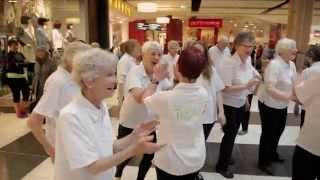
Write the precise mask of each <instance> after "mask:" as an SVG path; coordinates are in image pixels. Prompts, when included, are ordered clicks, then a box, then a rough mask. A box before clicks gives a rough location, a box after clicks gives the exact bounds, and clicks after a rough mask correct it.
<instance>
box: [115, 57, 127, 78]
mask: <svg viewBox="0 0 320 180" xmlns="http://www.w3.org/2000/svg"><path fill="white" fill-rule="evenodd" d="M127 66H128V63H126V61H125V59H121V60H120V61H119V64H118V67H117V76H118V79H117V80H118V83H121V84H123V83H125V82H126V76H127V74H128V72H127V71H128V67H127Z"/></svg>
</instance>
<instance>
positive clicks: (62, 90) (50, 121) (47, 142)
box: [28, 42, 90, 160]
mask: <svg viewBox="0 0 320 180" xmlns="http://www.w3.org/2000/svg"><path fill="white" fill-rule="evenodd" d="M88 49H90V46H89V45H86V44H83V43H80V42H73V43H70V44H69V45H68V46H67V47H66V49H65V51H64V53H63V58H62V60H63V61H62V64H61V65H60V66H59V67H58V68H57V70H56V71H55V72H54V73H52V74H51V75H50V76H49V77H48V79H47V80H46V82H45V85H44V90H43V95H42V96H41V98H40V100H39V102H38V103H37V105H36V107H35V108H34V109H33V111H32V113H31V116H30V119H28V126H29V128H30V129H31V131H32V134H33V135H34V136H35V138H36V139H37V141H39V143H40V144H41V145H42V146H43V148H44V150H45V151H46V153H47V154H48V155H49V156H50V157H51V159H52V160H54V156H55V129H56V121H57V119H58V116H59V112H60V110H61V109H62V108H63V107H64V106H65V105H67V104H68V103H69V102H70V101H71V99H72V98H73V96H74V95H75V94H77V93H78V92H79V87H78V85H77V84H76V83H75V82H74V81H73V80H72V77H71V71H72V63H73V57H74V56H75V55H76V54H77V53H80V52H84V51H86V50H88ZM44 122H45V126H46V131H43V128H42V126H43V124H44Z"/></svg>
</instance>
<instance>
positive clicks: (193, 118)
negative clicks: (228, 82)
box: [144, 83, 209, 176]
mask: <svg viewBox="0 0 320 180" xmlns="http://www.w3.org/2000/svg"><path fill="white" fill-rule="evenodd" d="M208 98H209V97H208V94H207V92H206V90H205V89H204V88H203V87H201V86H200V85H198V84H185V83H179V84H178V85H177V86H176V87H175V88H174V89H173V90H170V91H163V92H158V93H156V94H154V95H152V96H150V97H148V98H146V99H145V101H144V102H145V104H146V106H147V107H148V108H149V109H150V110H151V111H154V112H155V113H156V114H157V115H158V116H159V121H160V125H159V131H158V135H159V139H158V143H160V144H166V146H165V147H164V148H162V149H161V150H159V151H158V152H156V153H155V156H154V159H153V163H154V164H155V166H157V167H158V168H160V169H161V170H164V171H165V172H167V173H169V174H173V175H177V176H181V175H186V174H190V173H194V172H196V171H198V170H200V169H201V168H202V167H203V165H204V163H205V159H206V148H205V140H204V135H203V127H202V119H203V116H204V115H205V114H206V113H205V111H206V110H207V106H208Z"/></svg>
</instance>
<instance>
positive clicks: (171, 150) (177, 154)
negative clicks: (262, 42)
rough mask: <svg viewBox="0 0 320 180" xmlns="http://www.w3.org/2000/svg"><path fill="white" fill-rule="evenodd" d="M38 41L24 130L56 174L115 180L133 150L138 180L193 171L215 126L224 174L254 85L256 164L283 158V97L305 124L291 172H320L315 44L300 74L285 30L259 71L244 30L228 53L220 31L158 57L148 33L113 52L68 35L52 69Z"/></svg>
mask: <svg viewBox="0 0 320 180" xmlns="http://www.w3.org/2000/svg"><path fill="white" fill-rule="evenodd" d="M38 22H39V25H40V26H39V28H38V30H39V33H40V34H43V35H45V33H44V31H43V30H42V28H43V26H44V25H45V22H47V21H46V20H44V19H39V21H38ZM54 27H55V28H54V30H53V32H52V35H53V36H55V38H56V39H60V40H63V39H65V38H63V37H62V36H60V37H58V35H57V34H59V28H60V27H61V24H60V25H59V24H55V25H54ZM54 31H55V32H54ZM61 37H62V38H61ZM48 42H49V41H48V39H46V38H42V39H41V38H40V39H37V43H36V44H38V45H39V46H38V47H37V48H36V51H35V52H36V53H35V60H36V62H37V64H36V66H35V78H34V83H33V88H32V92H33V93H34V94H35V102H34V104H32V106H33V107H32V113H31V115H30V117H29V119H28V126H29V127H30V129H31V130H32V133H33V135H34V136H35V138H36V139H37V140H38V141H39V143H40V144H41V145H42V146H43V148H44V150H45V152H46V153H47V154H48V155H49V156H50V158H51V160H52V162H53V163H54V167H55V178H56V179H57V180H69V179H78V180H82V179H83V180H91V179H92V180H93V179H99V180H100V179H101V180H102V179H103V180H111V179H112V178H113V177H114V178H115V179H121V177H122V175H123V171H124V169H125V167H126V165H127V164H128V163H129V161H130V160H131V159H132V158H133V157H135V156H139V155H141V156H142V160H141V161H140V164H139V171H138V175H137V179H138V180H143V179H144V178H145V176H146V174H147V172H148V170H149V169H150V167H151V166H152V164H153V165H154V167H155V169H156V174H157V179H158V180H170V179H177V180H179V179H181V180H195V179H203V178H202V176H201V174H200V173H199V172H200V170H201V168H202V167H203V166H204V163H205V159H206V154H207V153H210V152H207V153H206V143H205V142H206V140H207V139H208V137H209V135H210V133H211V130H212V128H213V127H214V125H215V124H216V123H220V125H221V127H222V131H223V132H224V135H223V138H222V141H221V144H220V151H219V157H218V161H217V162H216V167H215V168H216V169H215V170H216V172H218V173H220V174H221V175H222V176H224V177H226V178H233V176H234V175H233V172H232V171H231V170H230V169H229V166H230V165H232V164H234V163H237V162H235V160H234V158H233V157H232V152H233V147H234V144H235V139H236V137H237V135H245V134H246V133H247V132H248V124H249V119H250V106H251V101H252V97H253V95H257V93H256V92H257V89H258V86H259V85H260V86H263V88H259V90H260V91H261V92H260V93H258V94H259V96H258V108H259V113H260V118H261V129H262V132H261V136H260V144H259V154H258V160H257V164H258V168H259V169H260V170H262V171H263V172H265V173H266V174H268V175H274V172H273V169H272V166H273V163H275V162H278V163H279V162H280V163H281V162H283V161H284V159H283V158H282V157H281V155H280V154H279V153H278V151H277V148H278V144H279V139H280V137H281V135H282V133H283V131H284V129H285V127H286V119H287V108H288V104H289V102H290V101H294V102H296V103H299V104H301V105H303V108H304V113H303V114H305V120H304V123H303V125H302V127H301V132H300V134H299V137H298V139H297V146H296V148H295V152H294V156H293V166H292V170H293V171H292V172H293V173H292V179H293V180H315V179H316V178H318V179H319V178H320V174H319V172H320V171H319V167H320V143H319V141H318V139H319V138H320V133H318V131H317V130H318V129H319V128H320V123H319V121H318V119H317V118H318V117H320V114H319V112H318V111H317V107H318V106H319V105H320V91H319V90H320V87H318V86H319V84H320V66H319V63H318V61H320V45H314V46H312V47H311V48H310V49H309V50H308V52H307V54H306V55H307V56H308V57H310V59H311V61H310V63H311V64H312V66H311V67H310V68H307V69H305V70H304V71H303V73H302V75H301V76H300V75H298V74H297V72H296V67H295V64H294V63H293V60H294V59H295V58H296V54H297V47H296V42H295V41H294V40H292V39H288V38H283V39H281V40H279V41H278V42H277V44H276V47H275V53H274V57H273V59H272V60H270V62H269V64H268V65H267V67H266V68H265V70H264V71H263V73H261V71H260V70H256V68H255V67H257V66H256V65H255V63H253V61H252V60H253V59H252V58H253V57H254V59H261V58H262V56H263V50H262V49H261V48H262V47H259V48H257V52H256V53H254V56H252V54H253V53H252V52H253V49H254V47H255V37H254V36H253V35H252V34H251V33H249V32H240V33H239V34H237V35H236V37H235V39H234V41H233V42H232V44H233V47H232V50H230V49H229V48H228V45H229V44H230V42H228V39H227V38H226V37H221V38H220V39H219V40H218V42H217V44H216V45H215V46H213V47H210V48H208V47H207V46H206V45H205V44H204V43H202V42H201V41H188V42H186V43H185V45H184V47H183V49H181V47H180V44H179V43H178V42H177V41H169V42H168V47H167V49H168V53H167V54H165V55H164V54H163V49H162V47H161V46H160V44H159V43H158V42H156V41H148V42H145V43H144V44H143V45H142V46H141V45H140V44H139V42H138V41H136V40H133V39H131V40H128V41H127V42H125V43H124V44H123V47H122V51H123V52H122V53H121V57H120V59H119V60H118V57H116V56H115V55H114V54H112V53H111V52H108V51H106V50H102V49H100V48H99V46H98V44H92V45H89V44H86V43H85V42H81V41H74V40H73V42H71V41H70V42H69V43H67V44H64V43H62V44H61V43H56V44H55V45H54V46H53V47H54V48H53V49H54V51H57V50H58V49H60V48H61V46H62V45H63V49H64V52H63V55H62V57H61V59H60V60H59V62H60V63H59V65H58V62H57V61H53V60H52V58H51V57H52V54H51V53H50V51H49V50H50V48H51V47H50V46H49V44H48ZM40 44H41V45H40ZM8 45H9V48H10V51H9V53H8V57H10V58H8V68H7V69H6V74H7V79H8V84H9V86H10V88H11V90H12V94H13V100H14V103H15V109H16V112H17V115H18V116H19V117H25V116H26V115H27V110H26V109H27V102H28V101H29V96H30V90H29V87H28V77H27V74H26V73H25V70H24V68H25V67H26V65H25V63H24V61H26V57H25V56H24V54H23V53H21V52H19V51H18V46H19V40H15V39H11V40H9V42H8ZM255 62H256V61H255ZM260 73H261V74H260ZM116 89H117V94H118V98H117V99H118V102H119V103H118V105H119V107H121V108H120V114H119V122H118V123H119V127H118V129H117V131H118V132H117V133H116V134H117V138H116V139H113V133H114V132H112V129H113V128H112V125H111V118H110V115H109V111H108V109H109V108H110V107H109V108H108V107H107V106H106V105H105V103H104V99H105V98H108V97H111V96H112V95H113V93H114V91H115V90H116ZM20 92H22V95H23V96H22V101H21V100H20V99H21V97H20V96H21V95H20ZM303 119H304V118H303ZM240 125H241V126H242V130H239V129H240ZM43 126H45V131H43ZM213 136H214V134H213ZM114 167H115V172H113V168H114Z"/></svg>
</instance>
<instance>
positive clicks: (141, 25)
mask: <svg viewBox="0 0 320 180" xmlns="http://www.w3.org/2000/svg"><path fill="white" fill-rule="evenodd" d="M137 29H139V30H161V25H160V24H154V23H151V24H147V23H137Z"/></svg>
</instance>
